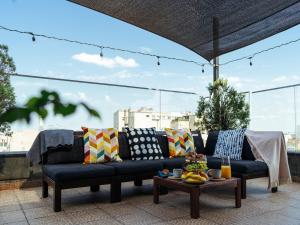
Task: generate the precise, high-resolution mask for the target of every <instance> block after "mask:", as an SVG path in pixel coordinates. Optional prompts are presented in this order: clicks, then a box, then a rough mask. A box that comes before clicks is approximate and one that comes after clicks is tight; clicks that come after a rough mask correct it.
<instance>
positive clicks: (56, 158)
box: [47, 135, 84, 164]
mask: <svg viewBox="0 0 300 225" xmlns="http://www.w3.org/2000/svg"><path fill="white" fill-rule="evenodd" d="M83 160H84V152H83V138H82V136H81V135H74V143H73V146H72V147H71V148H69V147H65V146H59V147H56V148H52V149H51V150H50V149H49V150H48V152H47V164H58V163H82V162H83Z"/></svg>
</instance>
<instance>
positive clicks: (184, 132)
mask: <svg viewBox="0 0 300 225" xmlns="http://www.w3.org/2000/svg"><path fill="white" fill-rule="evenodd" d="M165 131H166V134H167V137H168V143H169V155H170V158H174V157H179V156H185V155H186V154H187V153H189V152H194V151H195V145H194V139H193V136H192V134H191V132H190V131H189V130H188V129H179V130H175V129H171V128H166V129H165Z"/></svg>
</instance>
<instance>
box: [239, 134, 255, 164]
mask: <svg viewBox="0 0 300 225" xmlns="http://www.w3.org/2000/svg"><path fill="white" fill-rule="evenodd" d="M242 159H245V160H255V157H254V155H253V153H252V150H251V146H250V144H249V142H248V140H247V137H246V136H245V137H244V145H243V151H242Z"/></svg>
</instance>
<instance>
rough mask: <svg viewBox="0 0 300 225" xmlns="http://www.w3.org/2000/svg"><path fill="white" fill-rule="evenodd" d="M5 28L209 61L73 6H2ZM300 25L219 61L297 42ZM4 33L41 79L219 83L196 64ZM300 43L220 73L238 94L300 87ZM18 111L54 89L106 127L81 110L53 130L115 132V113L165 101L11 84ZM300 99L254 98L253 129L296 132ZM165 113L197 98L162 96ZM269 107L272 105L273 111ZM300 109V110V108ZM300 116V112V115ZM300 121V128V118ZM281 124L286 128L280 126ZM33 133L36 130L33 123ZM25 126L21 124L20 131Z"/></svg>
mask: <svg viewBox="0 0 300 225" xmlns="http://www.w3.org/2000/svg"><path fill="white" fill-rule="evenodd" d="M0 7H1V14H0V21H1V22H0V25H2V26H6V27H10V28H13V29H14V28H15V29H20V30H25V31H32V32H35V33H41V34H48V35H54V36H59V37H65V38H69V39H76V40H79V41H84V42H91V43H98V44H101V45H104V46H105V45H106V46H113V47H116V48H125V49H130V50H135V51H143V52H146V53H154V54H160V55H167V56H173V57H179V58H185V59H190V60H195V61H199V62H205V60H204V59H203V58H201V57H200V56H198V55H196V54H195V53H193V52H191V51H190V50H188V49H186V48H184V47H183V46H180V45H178V44H176V43H174V42H172V41H169V40H167V39H164V38H162V37H159V36H157V35H154V34H152V33H149V32H147V31H144V30H142V29H140V28H137V27H134V26H132V25H129V24H126V23H124V22H122V21H118V20H116V19H113V18H111V17H108V16H105V15H102V14H100V13H98V12H95V11H92V10H90V9H87V8H84V7H81V6H78V5H76V4H73V3H70V2H68V1H58V0H54V1H50V0H43V1H34V0H27V1H24V0H3V1H1V3H0ZM299 36H300V26H297V27H294V28H292V29H290V30H288V31H285V32H282V33H280V34H278V35H275V36H273V37H271V38H268V39H266V40H263V41H260V42H258V43H256V44H253V45H251V46H248V47H245V48H243V49H240V50H237V51H234V52H231V53H228V54H226V55H224V56H221V57H220V61H221V62H226V61H228V60H230V59H234V58H238V57H241V56H244V55H249V54H251V53H254V52H256V51H259V50H262V49H264V48H268V47H271V46H273V45H276V44H279V43H282V42H286V41H290V40H293V39H297V38H299ZM36 39H37V40H36V42H35V43H32V41H31V37H29V36H24V35H20V34H15V33H9V32H6V31H3V30H0V43H1V44H6V45H8V46H9V49H10V50H9V53H10V55H11V56H12V57H13V58H14V61H15V63H16V66H17V72H19V73H24V74H33V75H39V76H52V77H59V78H69V79H79V80H88V81H96V82H107V83H116V84H125V85H135V86H145V87H151V88H164V89H172V90H182V91H191V92H196V93H198V94H199V95H206V94H207V91H206V87H207V85H208V83H209V82H211V81H212V69H211V68H209V67H205V73H203V74H202V72H201V69H202V68H201V67H199V66H196V65H194V64H190V63H182V62H177V61H168V60H161V65H160V66H157V64H156V63H157V61H156V58H151V57H146V56H140V55H134V54H129V53H124V52H116V51H111V50H107V49H104V50H103V55H104V56H103V57H102V58H101V57H100V55H99V54H100V49H96V48H93V47H87V46H81V45H75V44H71V43H64V42H57V41H54V40H47V39H43V38H38V37H37V38H36ZM299 52H300V44H299V43H295V44H291V45H290V46H286V47H283V48H280V49H276V50H274V51H270V52H267V53H265V54H261V55H258V56H257V57H255V58H254V60H253V66H252V67H250V66H249V62H248V61H247V60H246V61H240V62H236V63H232V64H229V65H226V66H223V67H221V68H220V74H221V77H224V78H227V79H228V80H229V82H230V84H231V85H233V86H234V87H236V88H237V89H238V90H239V91H249V90H250V91H255V90H260V89H265V88H271V87H277V86H283V85H289V84H295V83H300V63H299ZM12 84H13V86H14V87H15V92H16V95H17V101H18V103H19V104H21V103H22V102H24V101H25V100H26V99H27V98H28V97H30V96H32V95H33V94H36V93H38V91H39V90H40V89H43V88H47V89H52V90H56V91H59V92H60V93H61V95H62V97H63V98H64V99H65V100H66V101H73V102H78V101H84V102H87V103H89V104H90V105H91V106H94V107H95V108H97V109H98V110H99V111H100V112H101V114H102V118H103V119H102V121H101V122H99V121H97V120H94V119H91V118H89V117H87V116H86V114H85V113H84V112H83V111H82V110H79V111H78V112H77V113H76V115H74V116H72V117H70V118H68V119H62V118H53V117H51V118H49V119H48V120H47V121H45V124H46V126H47V127H64V128H71V129H79V128H80V126H81V125H86V126H93V127H96V126H105V127H109V126H112V125H113V112H115V111H116V110H117V109H120V108H129V107H130V108H132V109H135V108H139V107H141V106H149V107H153V108H154V109H156V110H158V109H159V104H160V97H159V93H157V92H156V91H143V90H135V89H126V88H116V87H105V86H98V85H88V84H76V83H61V82H56V81H45V80H37V79H34V80H33V79H31V80H29V79H24V78H16V77H15V78H12ZM294 94H296V96H299V97H298V98H297V101H299V99H300V88H298V90H297V92H296V93H294V92H293V90H292V89H287V90H282V91H280V92H274V93H273V92H268V93H261V94H256V95H253V96H252V103H253V108H252V116H253V120H252V127H253V128H254V129H270V130H271V129H273V130H274V129H276V130H279V129H284V130H285V131H293V129H294V128H293V126H294V125H293V123H294V122H293V121H295V115H294V113H293V112H294V102H293V96H294ZM161 97H162V98H161V104H162V107H161V108H162V111H180V112H187V111H192V112H193V111H195V110H196V107H197V99H198V97H197V96H194V95H182V94H173V93H162V96H161ZM266 102H268V103H269V104H266ZM298 107H300V103H299V104H298ZM298 111H299V110H298ZM298 114H299V113H297V116H296V117H299V118H298V121H300V116H299V115H298ZM276 121H280V122H276ZM31 126H32V127H37V126H38V125H37V120H34V121H33V123H32V125H31ZM24 127H26V126H25V125H23V124H17V125H15V128H16V129H23V128H24Z"/></svg>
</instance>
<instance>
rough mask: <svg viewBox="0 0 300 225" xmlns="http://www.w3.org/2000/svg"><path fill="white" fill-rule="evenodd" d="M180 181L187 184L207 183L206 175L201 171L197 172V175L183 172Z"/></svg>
mask: <svg viewBox="0 0 300 225" xmlns="http://www.w3.org/2000/svg"><path fill="white" fill-rule="evenodd" d="M181 179H182V180H183V181H184V182H186V183H189V184H204V183H205V182H206V181H208V175H207V174H206V173H205V172H203V171H199V172H198V173H196V172H187V171H185V172H184V173H183V174H182V176H181Z"/></svg>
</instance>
